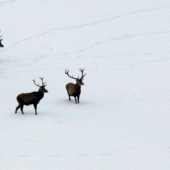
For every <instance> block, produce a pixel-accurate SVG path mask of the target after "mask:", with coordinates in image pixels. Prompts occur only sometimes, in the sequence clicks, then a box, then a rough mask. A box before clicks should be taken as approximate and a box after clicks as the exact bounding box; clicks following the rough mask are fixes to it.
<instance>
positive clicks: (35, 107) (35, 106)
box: [34, 104, 37, 115]
mask: <svg viewBox="0 0 170 170" xmlns="http://www.w3.org/2000/svg"><path fill="white" fill-rule="evenodd" d="M34 109H35V115H37V104H34Z"/></svg>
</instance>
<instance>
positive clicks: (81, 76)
mask: <svg viewBox="0 0 170 170" xmlns="http://www.w3.org/2000/svg"><path fill="white" fill-rule="evenodd" d="M79 70H80V71H81V73H82V76H81V78H80V79H83V78H84V76H85V75H86V74H84V75H83V71H84V69H81V68H80V69H79Z"/></svg>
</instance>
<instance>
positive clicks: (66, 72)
mask: <svg viewBox="0 0 170 170" xmlns="http://www.w3.org/2000/svg"><path fill="white" fill-rule="evenodd" d="M68 73H69V70H68V71H67V70H65V74H67V75H68V76H69V77H70V78H72V79H75V80H77V78H74V77H73V76H70V75H69V74H68Z"/></svg>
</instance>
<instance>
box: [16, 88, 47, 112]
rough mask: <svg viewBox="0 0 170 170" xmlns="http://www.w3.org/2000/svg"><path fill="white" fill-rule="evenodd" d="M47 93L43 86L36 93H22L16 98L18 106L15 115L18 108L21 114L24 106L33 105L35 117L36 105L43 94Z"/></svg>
mask: <svg viewBox="0 0 170 170" xmlns="http://www.w3.org/2000/svg"><path fill="white" fill-rule="evenodd" d="M47 92H48V91H47V90H46V89H45V87H44V86H42V87H40V89H39V91H38V92H31V93H22V94H19V95H18V96H17V101H18V106H17V107H16V110H15V113H17V110H18V109H19V108H20V109H21V112H22V114H24V112H23V108H24V105H26V106H29V105H32V104H33V105H34V109H35V114H36V115H37V104H38V103H39V102H40V100H41V99H42V98H43V97H44V93H47Z"/></svg>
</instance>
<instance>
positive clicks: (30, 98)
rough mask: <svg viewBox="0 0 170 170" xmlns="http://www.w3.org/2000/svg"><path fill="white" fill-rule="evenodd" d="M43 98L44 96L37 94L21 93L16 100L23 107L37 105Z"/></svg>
mask: <svg viewBox="0 0 170 170" xmlns="http://www.w3.org/2000/svg"><path fill="white" fill-rule="evenodd" d="M43 97H44V94H43V93H39V92H31V93H22V94H19V95H18V96H17V100H18V101H19V102H21V103H23V104H25V105H30V104H34V103H39V101H40V100H41V99H42V98H43Z"/></svg>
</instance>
